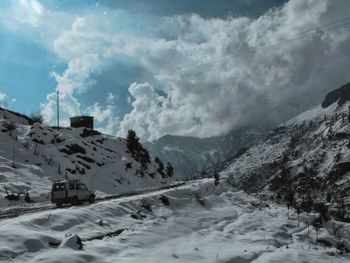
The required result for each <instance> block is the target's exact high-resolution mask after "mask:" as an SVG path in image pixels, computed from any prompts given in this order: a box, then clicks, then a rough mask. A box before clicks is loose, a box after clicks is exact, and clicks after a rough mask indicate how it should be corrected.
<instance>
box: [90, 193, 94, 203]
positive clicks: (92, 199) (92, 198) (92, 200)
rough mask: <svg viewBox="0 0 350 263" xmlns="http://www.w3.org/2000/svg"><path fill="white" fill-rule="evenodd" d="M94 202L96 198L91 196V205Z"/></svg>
mask: <svg viewBox="0 0 350 263" xmlns="http://www.w3.org/2000/svg"><path fill="white" fill-rule="evenodd" d="M93 202H95V196H94V195H90V197H89V203H90V204H92V203H93Z"/></svg>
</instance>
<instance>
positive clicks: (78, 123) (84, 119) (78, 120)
mask: <svg viewBox="0 0 350 263" xmlns="http://www.w3.org/2000/svg"><path fill="white" fill-rule="evenodd" d="M70 126H71V127H72V128H80V127H85V128H89V129H94V117H92V116H76V117H72V118H70Z"/></svg>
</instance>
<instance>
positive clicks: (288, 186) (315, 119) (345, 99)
mask: <svg viewBox="0 0 350 263" xmlns="http://www.w3.org/2000/svg"><path fill="white" fill-rule="evenodd" d="M349 94H350V83H349V84H347V85H344V86H343V87H341V88H339V89H337V90H335V91H333V92H331V93H329V94H328V95H327V96H326V98H325V100H324V101H323V102H322V105H319V106H317V107H315V108H313V109H311V110H308V111H306V112H304V113H302V114H300V115H299V116H297V117H295V118H293V119H291V120H289V121H288V122H286V123H285V125H281V126H279V127H277V128H275V129H274V130H271V131H270V133H269V135H268V137H267V138H266V139H265V140H264V141H261V142H260V143H258V144H256V145H255V146H253V147H251V148H250V149H249V150H248V151H246V152H245V153H244V154H243V155H241V156H240V157H238V158H236V159H234V160H233V161H232V162H231V163H230V164H229V165H228V166H227V167H226V168H225V169H223V170H222V171H221V173H220V174H221V176H225V177H228V178H229V180H230V182H231V183H232V184H233V185H234V186H236V187H239V188H242V189H244V190H246V191H248V192H256V191H260V190H263V189H269V190H272V191H274V192H276V193H277V197H279V198H282V199H283V200H285V201H287V202H288V203H289V204H290V205H292V206H295V207H299V208H300V209H303V210H310V209H312V208H316V210H317V208H318V209H320V206H319V204H322V207H324V206H326V207H327V208H325V209H328V210H329V211H330V212H332V213H334V214H336V216H338V218H341V219H342V220H345V219H346V218H347V219H349V215H348V214H346V213H348V211H349V207H348V206H349V204H350V203H349V201H350V161H349V160H350V109H349V106H350V96H349ZM344 213H345V214H344Z"/></svg>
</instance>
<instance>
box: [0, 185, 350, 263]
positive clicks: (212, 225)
mask: <svg viewBox="0 0 350 263" xmlns="http://www.w3.org/2000/svg"><path fill="white" fill-rule="evenodd" d="M162 195H163V196H166V197H167V198H168V201H169V205H165V204H164V203H166V201H164V199H163V201H161V200H160V199H159V198H160V197H161V196H162ZM266 199H267V198H266ZM315 216H316V215H313V214H309V215H306V214H305V215H304V214H302V215H301V216H300V221H301V222H300V225H299V226H298V222H297V215H296V214H295V213H294V212H291V211H289V212H288V210H287V208H286V207H283V206H280V205H277V204H274V203H273V202H271V201H267V200H265V201H264V200H263V199H262V198H260V197H255V196H253V195H247V194H246V193H244V192H242V191H238V190H235V189H234V188H232V187H231V186H230V185H228V184H226V183H225V182H221V183H220V184H219V185H218V186H217V187H215V186H214V185H213V181H211V180H208V179H203V180H199V181H193V182H189V183H188V184H186V185H184V186H180V187H178V188H176V189H170V190H161V191H155V192H152V193H148V194H144V195H140V196H134V197H127V198H123V199H118V200H109V201H105V202H101V203H98V204H92V205H82V206H78V207H69V208H62V209H54V210H50V211H43V212H38V213H33V214H27V215H22V216H20V217H17V218H14V219H4V220H2V221H1V224H0V261H3V262H238V263H241V262H242V263H243V262H283V261H284V262H339V263H340V262H349V261H350V256H349V255H342V254H341V253H340V252H339V251H337V250H336V248H335V245H336V243H337V242H338V241H339V240H340V239H343V240H345V241H346V242H349V234H350V226H349V224H345V223H343V224H340V223H337V222H335V221H331V222H330V223H329V226H328V228H329V230H326V229H325V228H322V229H321V230H320V231H319V234H318V238H319V240H320V239H322V240H326V241H327V242H328V243H329V244H330V246H329V247H325V246H324V245H323V243H327V242H323V243H322V244H319V245H316V243H315V238H316V236H315V234H316V232H315V229H314V228H313V227H311V226H308V225H309V224H310V222H311V220H312V219H313V218H314V217H315ZM335 229H337V230H335ZM77 235H78V236H79V238H80V239H81V240H82V246H81V245H79V244H77V240H78V239H79V238H78V237H77ZM78 243H79V242H78ZM328 243H327V244H328ZM347 244H349V243H347Z"/></svg>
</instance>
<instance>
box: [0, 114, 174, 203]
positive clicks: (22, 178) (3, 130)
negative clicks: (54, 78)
mask: <svg viewBox="0 0 350 263" xmlns="http://www.w3.org/2000/svg"><path fill="white" fill-rule="evenodd" d="M29 121H30V119H29V118H28V117H26V116H22V115H20V114H17V113H14V112H10V111H6V110H3V109H0V189H1V191H3V190H4V188H5V187H6V188H7V190H8V192H9V193H11V192H14V193H15V194H18V193H23V194H25V193H26V192H27V190H28V192H29V194H30V196H31V198H32V199H33V200H34V201H35V202H41V201H48V197H49V192H50V190H51V185H52V181H54V180H58V179H63V178H65V177H68V178H75V179H81V180H82V181H83V182H85V183H86V184H87V185H88V187H89V188H91V189H94V190H96V191H97V194H98V195H105V194H115V193H125V192H129V191H133V190H136V189H144V188H150V187H155V186H160V185H165V184H167V183H168V182H170V181H172V179H170V178H167V177H166V176H165V175H164V174H163V175H161V174H159V173H158V172H157V169H158V165H157V164H155V163H153V162H151V163H147V164H146V165H144V166H142V165H141V161H140V160H139V159H138V158H136V157H135V155H133V154H131V153H130V152H129V150H128V149H127V146H126V140H125V139H122V138H115V137H112V136H108V135H104V134H101V133H99V132H96V131H91V130H88V129H85V128H77V129H73V128H63V129H60V130H59V131H58V130H57V129H54V128H52V127H49V126H45V125H41V124H39V123H35V124H33V125H29ZM136 159H137V160H136ZM22 196H23V195H22ZM21 200H22V199H21ZM22 201H23V200H22ZM15 203H16V202H10V201H8V200H7V199H6V198H5V194H4V195H2V198H1V199H0V206H8V205H13V204H15Z"/></svg>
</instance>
